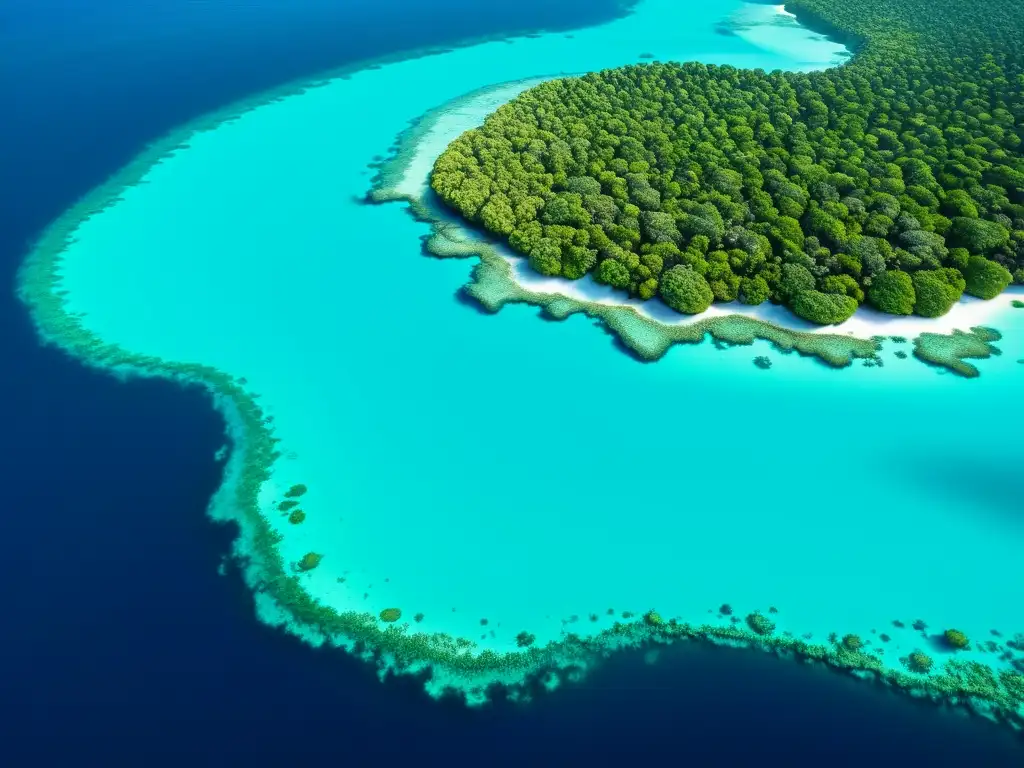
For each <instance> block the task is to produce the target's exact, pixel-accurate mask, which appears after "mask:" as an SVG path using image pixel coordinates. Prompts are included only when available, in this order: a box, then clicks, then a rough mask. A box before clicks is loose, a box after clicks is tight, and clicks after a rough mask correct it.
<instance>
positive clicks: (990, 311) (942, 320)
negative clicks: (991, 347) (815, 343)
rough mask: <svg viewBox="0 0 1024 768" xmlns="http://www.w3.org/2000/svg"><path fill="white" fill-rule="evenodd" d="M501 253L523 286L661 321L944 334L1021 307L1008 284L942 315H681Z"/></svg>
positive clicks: (748, 310)
mask: <svg viewBox="0 0 1024 768" xmlns="http://www.w3.org/2000/svg"><path fill="white" fill-rule="evenodd" d="M501 253H502V256H504V257H505V259H506V260H508V262H509V263H510V264H511V265H512V273H513V274H514V275H515V279H516V282H517V283H518V284H519V285H521V286H522V287H523V288H524V289H526V290H528V291H532V292H535V293H545V294H549V295H560V296H564V297H566V298H569V299H576V300H577V301H585V302H590V303H593V304H604V305H606V306H625V307H632V308H633V309H635V310H636V311H637V312H638V313H639V314H641V315H643V316H644V317H647V318H650V319H651V320H654V321H656V322H659V323H662V324H664V325H688V324H690V323H694V322H698V321H700V320H705V319H707V318H711V317H727V316H728V315H743V316H744V317H752V318H755V319H757V320H763V321H764V322H767V323H772V324H773V325H778V326H782V327H783V328H790V329H792V330H795V331H804V332H808V333H842V334H846V335H848V336H854V337H858V338H869V337H871V336H904V337H906V338H914V337H916V336H920V335H921V334H922V333H942V334H949V333H952V332H953V331H954V330H960V331H969V330H970V329H971V328H974V327H977V326H979V325H984V326H995V327H996V328H998V327H999V324H998V316H999V315H1000V314H1003V313H1005V312H1008V311H1009V312H1024V309H1019V310H1017V309H1013V307H1012V306H1011V302H1012V301H1013V300H1014V299H1024V287H1022V286H1013V287H1012V288H1010V289H1009V290H1008V291H1006V292H1005V293H1003V294H1002V295H1000V296H997V297H996V298H994V299H992V300H991V301H983V300H982V299H976V298H974V297H973V296H964V297H963V298H962V299H960V301H959V302H958V303H956V304H954V305H953V308H952V309H951V310H950V311H949V313H948V314H946V315H943V316H942V317H918V316H916V315H909V316H897V315H887V314H885V313H884V312H879V311H877V310H875V309H871V308H870V307H867V306H864V307H861V308H860V309H858V310H857V312H856V314H854V316H853V317H851V318H850V319H849V320H847V321H846V322H845V323H842V324H840V325H815V324H813V323H809V322H807V321H806V320H803V319H801V318H799V317H797V316H796V315H794V314H793V313H792V312H790V311H789V310H788V309H787V308H786V307H783V306H776V305H773V304H769V303H768V302H765V303H764V304H759V305H758V306H756V307H752V306H749V305H747V304H742V303H740V302H738V301H734V302H729V303H728V304H713V305H711V307H709V308H708V310H707V311H706V312H704V313H702V314H699V315H681V314H679V313H678V312H676V311H675V310H674V309H671V308H670V307H668V306H666V305H665V304H664V303H663V302H662V301H661V300H660V299H651V300H650V301H641V300H640V299H630V298H628V297H626V296H624V295H623V294H622V292H621V291H616V290H614V289H612V288H609V287H608V286H606V285H601V284H599V283H597V282H595V281H594V279H593V278H592V277H591V276H590V275H586V276H584V277H583V278H581V279H579V280H572V281H570V280H565V279H562V278H557V277H545V276H544V275H541V274H539V273H537V272H534V271H533V269H531V268H530V265H529V264H528V263H527V261H526V259H525V258H523V257H521V256H517V255H515V254H513V253H512V252H511V251H510V250H509V249H507V248H502V249H501Z"/></svg>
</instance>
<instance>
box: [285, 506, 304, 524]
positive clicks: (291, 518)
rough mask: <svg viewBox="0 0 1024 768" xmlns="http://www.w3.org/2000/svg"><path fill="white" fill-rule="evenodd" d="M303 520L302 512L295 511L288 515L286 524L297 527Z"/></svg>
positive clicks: (299, 510)
mask: <svg viewBox="0 0 1024 768" xmlns="http://www.w3.org/2000/svg"><path fill="white" fill-rule="evenodd" d="M305 519H306V513H305V512H303V511H302V510H301V509H296V510H294V511H293V512H292V513H291V514H290V515H288V522H289V523H291V524H292V525H298V524H299V523H301V522H302V521H303V520H305Z"/></svg>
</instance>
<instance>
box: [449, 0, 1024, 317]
mask: <svg viewBox="0 0 1024 768" xmlns="http://www.w3.org/2000/svg"><path fill="white" fill-rule="evenodd" d="M787 8H793V9H795V10H796V12H797V13H798V15H800V16H801V18H802V19H803V20H805V22H806V23H809V24H811V25H812V26H817V27H820V28H823V29H827V30H828V31H830V32H831V33H832V34H834V35H836V36H837V37H839V38H840V39H843V40H844V41H845V42H846V43H847V44H848V45H850V46H852V47H854V48H855V50H856V51H857V55H856V56H855V57H854V59H853V60H852V61H851V62H850V63H849V64H847V65H845V66H842V67H837V68H835V69H831V70H828V71H824V72H815V73H791V72H780V71H776V72H770V73H769V72H764V71H762V70H745V69H737V68H734V67H730V66H709V65H704V64H699V63H688V64H682V65H679V64H661V63H651V64H642V65H636V66H628V67H622V68H618V69H612V70H605V71H602V72H598V73H592V74H589V75H586V76H584V77H581V78H567V79H562V80H554V81H550V82H546V83H543V84H541V85H539V86H537V87H535V88H532V89H530V90H528V91H526V92H524V93H523V94H521V95H520V96H519V97H517V98H516V99H514V100H513V101H512V102H510V103H509V104H507V105H505V106H503V107H501V108H500V109H498V110H497V111H496V112H495V113H494V114H492V115H491V116H490V117H489V118H488V119H487V120H486V121H485V123H484V125H483V126H481V127H480V128H478V129H474V130H471V131H468V132H467V133H465V134H463V135H462V136H461V137H459V138H458V139H456V140H455V141H454V142H453V143H452V144H451V145H450V146H449V147H448V148H447V150H446V151H445V152H444V153H443V154H442V156H441V157H440V158H439V159H438V160H437V162H436V164H435V166H434V170H433V174H432V177H431V184H432V187H433V189H434V190H435V191H436V192H437V193H438V195H439V196H440V197H441V198H442V199H443V200H444V201H446V203H447V204H449V205H450V206H452V207H453V208H455V209H456V210H457V211H459V212H460V213H461V214H462V215H463V216H464V217H465V218H467V219H468V220H469V221H471V222H473V223H475V224H477V225H479V226H481V227H483V228H484V229H486V230H487V231H489V232H491V233H493V234H495V235H497V236H499V237H500V238H502V239H504V240H507V242H508V244H509V245H510V246H511V247H512V248H513V249H514V250H515V251H517V252H518V253H520V254H522V255H524V256H526V257H528V259H529V262H530V264H531V266H532V267H533V268H534V269H535V270H537V271H538V272H541V273H543V274H545V275H559V276H562V277H565V278H567V279H571V280H574V279H578V278H580V277H582V276H583V275H586V274H588V273H589V274H592V275H593V277H594V279H596V280H597V281H599V282H601V283H604V284H607V285H609V286H612V287H614V288H617V289H620V290H622V291H625V292H628V293H629V295H631V296H634V297H639V298H641V299H650V298H652V297H655V296H659V297H661V298H662V299H663V300H664V301H665V303H666V304H668V305H669V306H671V307H673V308H674V309H676V310H678V311H680V312H684V313H698V312H702V311H703V310H705V309H706V308H707V307H708V306H709V305H710V304H711V303H712V302H728V301H735V300H738V301H741V302H745V303H747V304H760V303H761V302H764V301H772V302H775V303H783V304H786V305H787V306H789V307H790V308H791V309H792V310H793V311H794V312H795V313H796V314H798V315H800V316H801V317H804V318H806V319H808V320H810V321H813V322H817V323H822V324H831V323H838V322H841V321H842V320H845V319H846V318H848V317H849V316H850V315H851V314H853V312H854V311H855V310H856V309H857V307H858V306H859V305H860V304H862V303H865V302H866V303H869V304H871V305H873V306H875V307H877V308H878V309H880V310H882V311H885V312H892V313H895V314H911V313H916V314H920V315H924V316H927V317H933V316H937V315H941V314H943V313H945V312H947V311H948V310H949V308H950V307H951V306H952V305H953V304H954V303H955V302H956V301H957V300H959V298H960V296H961V295H962V294H963V293H964V292H966V293H969V294H971V295H974V296H979V297H981V298H986V299H987V298H992V297H993V296H996V295H998V294H999V293H1000V292H1001V291H1002V290H1004V289H1005V288H1006V287H1007V285H1009V284H1010V283H1011V282H1017V283H1024V156H1022V150H1021V139H1022V136H1024V132H1022V124H1024V23H1022V22H1024V4H1022V3H1019V2H1016V0H979V2H975V3H963V2H960V1H959V0H844V1H843V2H842V3H840V2H838V0H795V2H792V3H788V4H787Z"/></svg>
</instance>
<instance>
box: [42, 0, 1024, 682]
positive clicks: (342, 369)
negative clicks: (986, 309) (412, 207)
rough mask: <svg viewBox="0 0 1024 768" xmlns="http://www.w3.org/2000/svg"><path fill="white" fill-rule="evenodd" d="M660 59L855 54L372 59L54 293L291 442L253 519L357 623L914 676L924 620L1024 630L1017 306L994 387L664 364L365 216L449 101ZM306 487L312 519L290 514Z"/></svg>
mask: <svg viewBox="0 0 1024 768" xmlns="http://www.w3.org/2000/svg"><path fill="white" fill-rule="evenodd" d="M737 13H738V14H742V20H743V23H742V24H739V25H733V28H734V29H735V30H736V32H735V33H734V34H729V35H725V34H722V32H721V31H720V30H719V29H718V25H719V23H720V22H722V21H724V20H727V19H729V18H730V17H733V16H734V14H737ZM642 54H652V55H653V56H655V57H656V58H658V59H662V60H667V59H676V60H690V59H699V60H702V61H706V62H715V63H730V64H734V65H737V66H745V67H750V66H757V67H765V68H768V69H773V68H789V69H812V68H820V67H824V66H829V65H833V64H837V63H840V62H841V61H843V60H845V58H846V54H845V51H844V50H843V49H842V48H841V46H838V45H836V44H834V43H831V42H829V41H828V40H825V39H824V38H822V37H821V36H819V35H815V34H811V33H808V32H807V31H806V30H803V29H802V28H800V27H799V26H797V24H796V22H794V21H792V20H788V19H786V18H785V17H782V16H780V15H779V14H778V13H777V12H776V11H775V10H774V9H772V8H771V7H768V6H748V5H745V4H742V3H738V2H734V1H733V0H714V1H713V2H708V3H701V4H691V3H685V4H684V3H679V2H677V1H676V0H645V2H642V3H641V4H640V5H639V6H638V7H637V9H636V10H635V12H634V13H633V14H631V15H630V16H628V17H626V18H624V19H621V20H618V21H615V22H612V23H609V24H607V25H604V26H601V27H596V28H591V29H586V30H579V31H577V32H576V33H574V34H573V35H571V36H567V35H565V34H561V33H559V34H548V35H542V36H540V37H537V38H529V39H527V38H519V39H515V40H510V41H501V42H491V43H486V44H481V45H475V46H471V47H466V48H461V49H459V50H457V51H453V52H449V53H445V54H442V55H435V56H429V57H425V58H417V59H413V60H408V61H405V62H401V63H396V64H387V65H384V66H383V67H380V68H375V69H369V70H363V71H360V72H357V73H355V74H353V75H351V76H350V77H345V78H337V79H333V80H330V81H329V82H328V83H327V84H324V85H320V86H318V87H315V88H312V89H309V90H307V91H305V92H296V93H294V94H292V95H290V96H287V97H285V98H283V99H279V100H276V101H273V102H271V103H266V104H262V105H260V106H256V107H254V108H252V109H251V110H249V111H247V112H245V113H244V114H242V115H240V116H239V117H237V119H234V120H232V121H230V122H225V123H223V124H221V125H219V126H217V127H216V128H214V129H211V130H206V131H204V132H201V133H199V134H197V135H194V136H192V137H191V138H190V139H189V141H188V145H187V146H186V147H183V148H180V149H178V150H177V151H175V152H174V153H173V154H171V155H169V156H167V157H165V158H164V159H163V160H161V161H160V162H159V163H158V164H157V165H155V166H154V167H153V168H152V169H151V170H149V171H148V172H147V173H146V175H145V177H144V179H143V183H141V184H139V185H136V186H133V187H130V188H128V189H125V190H124V192H123V195H122V199H121V200H120V201H118V202H116V203H115V204H113V205H111V206H110V207H108V208H107V209H106V210H104V211H103V212H102V213H100V214H98V215H95V216H93V217H92V218H91V219H89V220H87V221H86V222H84V223H83V224H82V225H81V226H80V227H79V229H78V231H77V232H76V233H75V239H74V242H73V243H72V244H71V245H70V246H69V247H68V249H67V250H66V252H65V254H64V261H63V265H62V275H63V279H62V281H61V283H60V285H59V286H58V287H59V288H61V289H63V290H67V291H68V292H69V296H68V304H67V306H68V309H69V310H70V311H72V312H82V313H85V317H84V323H85V325H86V326H87V327H88V328H89V329H91V330H93V331H94V332H96V333H97V334H98V335H99V336H101V337H102V338H103V339H105V340H106V341H109V342H114V343H117V344H119V345H121V346H122V347H123V348H125V349H127V350H129V351H132V352H137V353H140V354H145V355H155V356H158V357H160V358H163V359H164V360H167V361H175V362H189V363H202V364H206V365H212V366H214V367H216V368H218V369H220V370H222V371H224V372H227V373H230V374H232V375H234V376H243V377H245V378H246V379H247V380H248V387H249V388H250V389H251V391H253V392H257V393H259V395H260V403H261V405H262V407H264V408H265V409H266V411H267V413H268V414H269V415H271V416H273V418H274V433H275V435H276V436H277V437H278V438H280V439H281V444H280V445H279V448H280V449H281V451H282V452H283V458H282V459H280V460H279V461H278V462H277V464H276V465H275V466H274V467H273V480H272V481H271V482H269V483H268V484H267V486H266V487H265V488H264V489H263V492H262V494H261V498H262V500H263V502H264V503H265V504H266V505H267V509H268V510H269V514H271V516H272V517H273V519H274V520H276V521H279V526H280V530H281V531H282V533H284V535H285V537H286V538H285V541H284V543H283V544H282V547H283V551H284V553H285V555H286V558H287V559H289V560H297V559H298V558H299V557H300V556H301V555H302V554H303V553H305V552H308V551H311V550H312V551H316V552H319V553H322V554H323V555H324V558H323V561H322V563H321V565H320V567H319V568H317V569H316V570H315V571H313V572H312V573H310V574H309V575H308V576H304V577H303V579H304V583H305V584H306V585H307V586H308V589H309V590H310V591H311V593H312V594H314V595H315V596H317V597H318V598H320V599H322V600H323V601H325V602H327V603H329V604H331V605H334V606H336V607H338V608H339V609H342V610H346V609H355V610H359V611H363V610H365V611H369V612H372V613H374V614H376V613H377V612H379V611H380V610H382V609H384V608H387V607H398V608H400V609H401V610H402V611H403V620H405V619H407V618H411V617H412V616H413V615H414V614H416V613H419V612H422V613H423V614H424V620H423V622H422V624H420V625H416V626H417V627H418V628H422V629H423V630H425V631H429V632H445V633H449V634H452V635H455V636H460V637H467V638H470V639H474V640H476V641H477V642H478V643H479V647H480V648H495V649H512V648H514V647H515V641H514V638H515V635H516V634H517V633H518V632H520V631H522V630H528V631H531V632H533V633H535V634H536V635H537V638H538V641H539V642H544V641H546V640H551V639H557V638H559V637H561V636H562V635H563V634H564V633H565V632H567V631H573V632H577V633H580V634H589V633H592V632H596V631H598V630H600V629H604V628H606V627H608V626H610V624H611V623H612V622H613V621H614V620H615V619H616V618H618V615H616V616H615V617H613V616H610V615H608V610H609V609H614V612H615V613H616V614H621V612H622V611H626V610H628V611H633V612H636V613H638V614H640V613H642V612H644V611H646V610H649V609H657V610H658V611H659V612H660V613H661V614H662V615H663V616H664V617H666V618H668V617H673V616H678V617H680V618H681V619H684V620H687V621H693V622H697V623H700V622H703V621H710V622H713V623H718V622H722V623H725V622H727V619H721V618H719V617H717V616H716V615H714V614H712V613H711V612H710V611H711V609H715V611H717V607H718V606H719V605H721V604H722V603H730V604H731V605H732V606H733V607H734V608H735V610H736V613H737V614H739V615H741V616H742V615H744V614H745V613H746V612H748V611H751V610H754V609H760V610H762V611H765V612H766V611H767V610H768V608H769V606H776V607H777V608H778V610H779V613H778V615H777V616H776V617H775V618H776V620H777V622H778V624H779V628H780V630H783V631H792V632H793V633H795V634H797V635H802V634H804V633H811V634H812V635H813V637H814V638H815V639H816V640H819V641H822V640H824V638H825V637H826V636H827V635H828V634H829V633H830V632H833V631H835V632H838V633H840V634H844V633H846V632H857V633H860V634H861V635H862V636H863V637H864V638H865V639H867V640H869V641H871V642H872V643H873V645H872V647H874V648H879V647H884V648H885V658H886V659H887V660H889V661H891V662H892V663H893V664H895V663H896V658H897V657H898V656H899V655H905V654H906V653H907V652H909V651H910V650H911V649H912V648H915V647H918V646H920V645H921V644H922V642H923V641H922V638H920V637H919V635H918V634H917V633H914V632H913V631H912V630H910V629H909V625H910V623H911V622H912V621H913V620H915V619H918V618H920V619H923V620H924V621H926V622H927V623H928V624H929V625H930V626H931V627H932V628H934V629H936V630H941V629H942V628H945V627H948V626H955V627H958V628H960V629H962V630H964V631H966V632H967V633H968V634H969V635H970V636H971V637H972V638H979V639H984V638H987V637H988V633H989V631H990V630H991V629H999V630H1001V631H1002V632H1003V634H1004V635H1012V633H1013V632H1014V631H1020V630H1024V621H1022V618H1024V617H1022V615H1021V606H1022V605H1024V579H1021V570H1020V563H1021V562H1022V555H1021V552H1022V549H1024V516H1022V515H1021V502H1020V485H1021V480H1020V478H1021V477H1022V475H1021V473H1020V471H1019V468H1020V466H1021V458H1022V455H1024V442H1022V437H1024V434H1022V428H1021V418H1020V405H1019V404H1020V391H1021V386H1022V383H1024V365H1021V364H1018V363H1017V360H1018V359H1019V358H1024V310H1011V309H1009V308H1007V311H1006V312H1005V316H1001V317H1000V322H999V324H998V327H999V328H1000V329H1001V330H1002V331H1003V332H1004V333H1005V339H1004V341H1003V342H1002V343H1001V344H1000V346H1001V348H1002V350H1003V352H1004V354H1003V355H1002V356H1000V357H996V358H993V359H990V360H986V361H982V362H981V363H980V365H979V367H980V369H981V371H982V375H981V377H980V378H978V379H976V380H966V379H963V378H960V377H957V376H954V375H951V374H944V373H942V372H941V371H937V370H935V369H932V368H929V367H927V366H925V365H924V364H922V363H920V362H918V361H916V360H914V359H913V358H912V357H911V358H909V359H905V360H904V359H898V358H897V357H896V356H895V353H896V351H897V350H900V349H904V350H907V351H909V349H910V347H909V345H903V346H900V345H896V344H888V345H887V346H886V348H885V350H884V353H883V355H884V359H885V363H886V365H885V367H884V368H865V367H861V366H856V367H852V368H849V369H845V370H833V369H830V368H828V367H826V366H824V365H822V364H820V363H818V362H816V361H814V360H812V359H807V358H801V357H799V356H797V355H789V356H786V355H782V354H780V353H778V352H776V351H775V350H773V349H772V348H771V347H770V346H768V345H767V344H764V343H758V344H756V345H754V346H753V347H743V348H732V349H727V350H720V349H717V348H716V347H715V346H713V345H712V344H710V343H705V344H702V345H690V346H685V347H677V348H674V349H673V350H671V351H670V352H669V353H668V355H667V356H666V357H665V358H664V359H663V360H661V361H660V362H658V363H655V364H643V363H640V362H637V361H636V360H634V359H632V358H631V357H629V356H627V355H626V354H624V353H623V352H622V351H621V350H620V349H619V348H618V347H617V346H616V344H615V343H613V340H612V338H611V337H610V336H609V335H607V334H606V333H604V332H603V331H602V330H600V329H599V328H598V327H595V324H594V323H593V322H591V321H589V320H586V319H584V318H583V317H581V316H574V317H572V318H570V319H569V320H567V321H565V322H547V321H544V320H542V319H540V318H539V317H538V312H537V310H536V309H534V308H530V307H527V306H513V307H507V308H505V309H504V310H502V311H501V312H500V313H498V314H496V315H486V314H484V313H482V312H480V311H478V309H477V308H475V307H474V306H472V305H471V304H467V303H466V302H463V301H460V300H458V298H457V293H458V291H459V288H460V287H461V286H462V285H464V284H465V283H466V282H467V280H468V279H469V274H470V270H471V267H472V263H471V262H470V261H439V260H435V259H431V258H426V257H425V256H424V255H423V252H422V250H421V242H420V238H421V237H422V236H423V235H425V234H426V233H427V232H428V231H429V230H428V227H427V226H426V225H425V224H422V223H417V222H415V221H414V220H413V219H412V217H410V216H409V215H408V212H407V210H406V207H405V206H404V205H401V204H390V205H383V206H373V205H367V204H365V203H363V202H362V201H361V199H362V197H363V195H364V194H365V193H366V192H367V190H368V188H369V185H370V181H371V175H372V170H371V169H369V168H368V165H369V164H370V163H371V162H372V161H373V159H374V157H375V156H383V155H386V154H387V152H388V149H389V147H390V145H391V144H392V142H393V141H394V139H395V137H396V136H397V135H398V134H399V133H400V132H401V131H402V130H403V129H404V128H406V127H407V125H408V124H409V122H410V121H412V120H414V119H416V118H417V117H418V116H420V115H422V114H424V113H426V112H428V111H429V110H431V109H433V108H436V107H437V106H438V105H441V104H443V103H445V102H447V101H449V100H451V99H454V98H456V97H459V96H460V95H463V94H466V93H469V92H471V91H473V90H475V89H478V88H481V87H484V86H488V85H493V84H495V83H502V82H508V81H514V80H518V79H522V78H527V77H535V76H548V75H550V76H556V75H558V74H560V73H576V72H582V71H587V70H593V69H599V68H603V67H607V66H614V65H620V64H625V63H631V62H637V61H639V60H640V57H641V55H642ZM1007 307H1008V304H1007ZM757 355H768V356H769V357H770V358H771V359H772V361H773V363H774V365H773V367H772V368H771V370H767V371H765V370H761V369H759V368H758V367H756V366H754V365H753V364H752V359H753V358H754V357H755V356H757ZM298 482H301V483H305V484H306V485H308V487H309V492H308V494H307V496H306V497H305V498H304V499H303V503H302V507H303V509H304V510H305V511H306V513H307V514H308V518H307V520H306V521H305V522H304V523H303V524H302V525H298V526H291V525H289V524H288V523H287V522H286V521H285V520H284V519H283V518H281V517H280V515H279V514H278V513H276V512H274V511H273V506H274V505H275V504H276V502H277V501H279V500H280V494H281V492H282V491H283V490H284V489H285V488H287V487H288V486H290V485H291V484H292V483H298ZM339 579H344V581H339ZM592 614H593V616H594V617H595V618H596V620H592V619H591V615H592ZM573 617H576V618H575V619H573ZM484 619H486V620H487V623H486V625H484V624H483V623H482V620H484ZM895 619H899V620H902V621H903V622H905V623H906V624H907V625H908V629H905V630H898V629H895V628H893V626H892V622H893V620H895ZM872 630H876V631H877V632H878V633H882V632H887V633H888V634H890V635H892V638H893V639H892V642H891V643H890V644H888V645H885V644H883V643H881V641H880V640H878V639H877V636H876V635H874V634H872ZM988 655H989V656H991V654H988ZM978 658H981V659H982V660H986V661H989V662H993V661H995V660H994V659H985V658H984V656H979V657H978Z"/></svg>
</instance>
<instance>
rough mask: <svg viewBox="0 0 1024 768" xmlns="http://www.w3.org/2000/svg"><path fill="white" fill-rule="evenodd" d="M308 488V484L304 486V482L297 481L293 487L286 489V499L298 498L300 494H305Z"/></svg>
mask: <svg viewBox="0 0 1024 768" xmlns="http://www.w3.org/2000/svg"><path fill="white" fill-rule="evenodd" d="M307 490H309V489H308V488H306V486H304V485H303V484H302V483H297V484H296V485H293V486H292V487H291V488H289V489H288V490H287V491H285V492H284V496H285V498H286V499H297V498H298V497H299V496H302V495H303V494H305V493H306V491H307Z"/></svg>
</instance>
